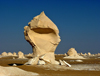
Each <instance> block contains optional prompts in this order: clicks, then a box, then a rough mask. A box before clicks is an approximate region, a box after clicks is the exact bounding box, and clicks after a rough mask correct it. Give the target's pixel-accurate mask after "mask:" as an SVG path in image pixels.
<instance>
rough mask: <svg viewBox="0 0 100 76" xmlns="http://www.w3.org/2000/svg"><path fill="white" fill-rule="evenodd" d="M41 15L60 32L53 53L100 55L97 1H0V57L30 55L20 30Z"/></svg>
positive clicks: (99, 23)
mask: <svg viewBox="0 0 100 76" xmlns="http://www.w3.org/2000/svg"><path fill="white" fill-rule="evenodd" d="M42 11H44V12H45V14H46V15H47V16H48V17H49V18H50V19H51V20H52V21H53V22H54V23H55V24H56V25H57V27H58V29H59V31H60V33H59V35H60V37H61V42H60V44H59V45H58V47H57V49H56V51H55V53H57V54H59V53H61V54H64V53H66V52H67V51H68V50H69V49H70V48H71V47H73V48H75V49H76V50H77V52H79V53H80V52H82V53H87V52H91V53H100V0H0V53H2V52H3V51H6V52H18V51H22V52H24V53H31V52H32V47H31V45H30V44H29V43H28V42H27V41H26V40H25V39H24V34H23V31H24V29H23V28H24V26H26V25H28V22H30V21H31V19H32V18H33V17H35V16H37V15H39V14H40V13H41V12H42Z"/></svg>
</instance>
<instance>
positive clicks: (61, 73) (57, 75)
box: [0, 55, 100, 76]
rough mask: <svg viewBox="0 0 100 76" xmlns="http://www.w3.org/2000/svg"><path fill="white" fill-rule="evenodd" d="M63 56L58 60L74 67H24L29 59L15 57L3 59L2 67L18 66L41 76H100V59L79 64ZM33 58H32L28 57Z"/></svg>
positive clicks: (90, 59) (93, 58)
mask: <svg viewBox="0 0 100 76" xmlns="http://www.w3.org/2000/svg"><path fill="white" fill-rule="evenodd" d="M63 57H64V56H63V55H61V56H57V55H56V60H59V59H61V60H65V61H67V62H68V63H70V64H71V65H72V67H66V66H60V65H51V64H48V65H34V66H30V65H23V64H24V63H25V62H27V61H28V59H17V57H15V59H13V57H1V58H0V65H1V66H6V67H8V66H12V65H13V64H17V66H16V67H18V68H20V69H23V70H25V71H29V72H35V73H38V74H40V76H100V58H99V57H91V58H89V57H88V58H87V59H81V60H82V62H78V61H77V59H63ZM28 58H31V57H28Z"/></svg>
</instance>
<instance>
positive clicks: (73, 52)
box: [64, 48, 84, 59]
mask: <svg viewBox="0 0 100 76" xmlns="http://www.w3.org/2000/svg"><path fill="white" fill-rule="evenodd" d="M67 55H68V56H65V57H64V58H72V59H84V57H82V56H79V55H78V53H77V51H76V50H75V48H70V49H69V50H68V52H67Z"/></svg>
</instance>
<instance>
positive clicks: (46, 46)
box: [24, 12, 61, 64]
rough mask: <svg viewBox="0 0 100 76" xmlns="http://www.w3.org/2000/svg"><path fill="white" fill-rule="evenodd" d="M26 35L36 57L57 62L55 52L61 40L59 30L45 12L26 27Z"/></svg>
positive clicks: (52, 62)
mask: <svg viewBox="0 0 100 76" xmlns="http://www.w3.org/2000/svg"><path fill="white" fill-rule="evenodd" d="M24 35H25V39H26V40H27V41H28V42H29V43H30V44H31V46H32V48H33V54H34V57H38V58H39V59H41V60H43V61H46V62H49V63H51V64H55V56H54V52H55V49H56V47H57V45H58V44H59V42H60V41H61V40H60V36H59V30H58V28H57V26H56V25H55V24H54V23H53V22H52V21H51V20H50V19H49V18H48V17H47V16H46V15H45V14H44V12H42V13H41V14H40V15H38V16H36V17H34V18H33V20H31V21H30V22H29V23H28V26H25V27H24Z"/></svg>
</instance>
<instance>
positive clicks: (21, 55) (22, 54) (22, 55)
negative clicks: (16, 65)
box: [18, 51, 25, 59]
mask: <svg viewBox="0 0 100 76" xmlns="http://www.w3.org/2000/svg"><path fill="white" fill-rule="evenodd" d="M18 58H19V59H21V58H22V59H23V58H25V56H24V53H23V52H21V51H19V52H18Z"/></svg>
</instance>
